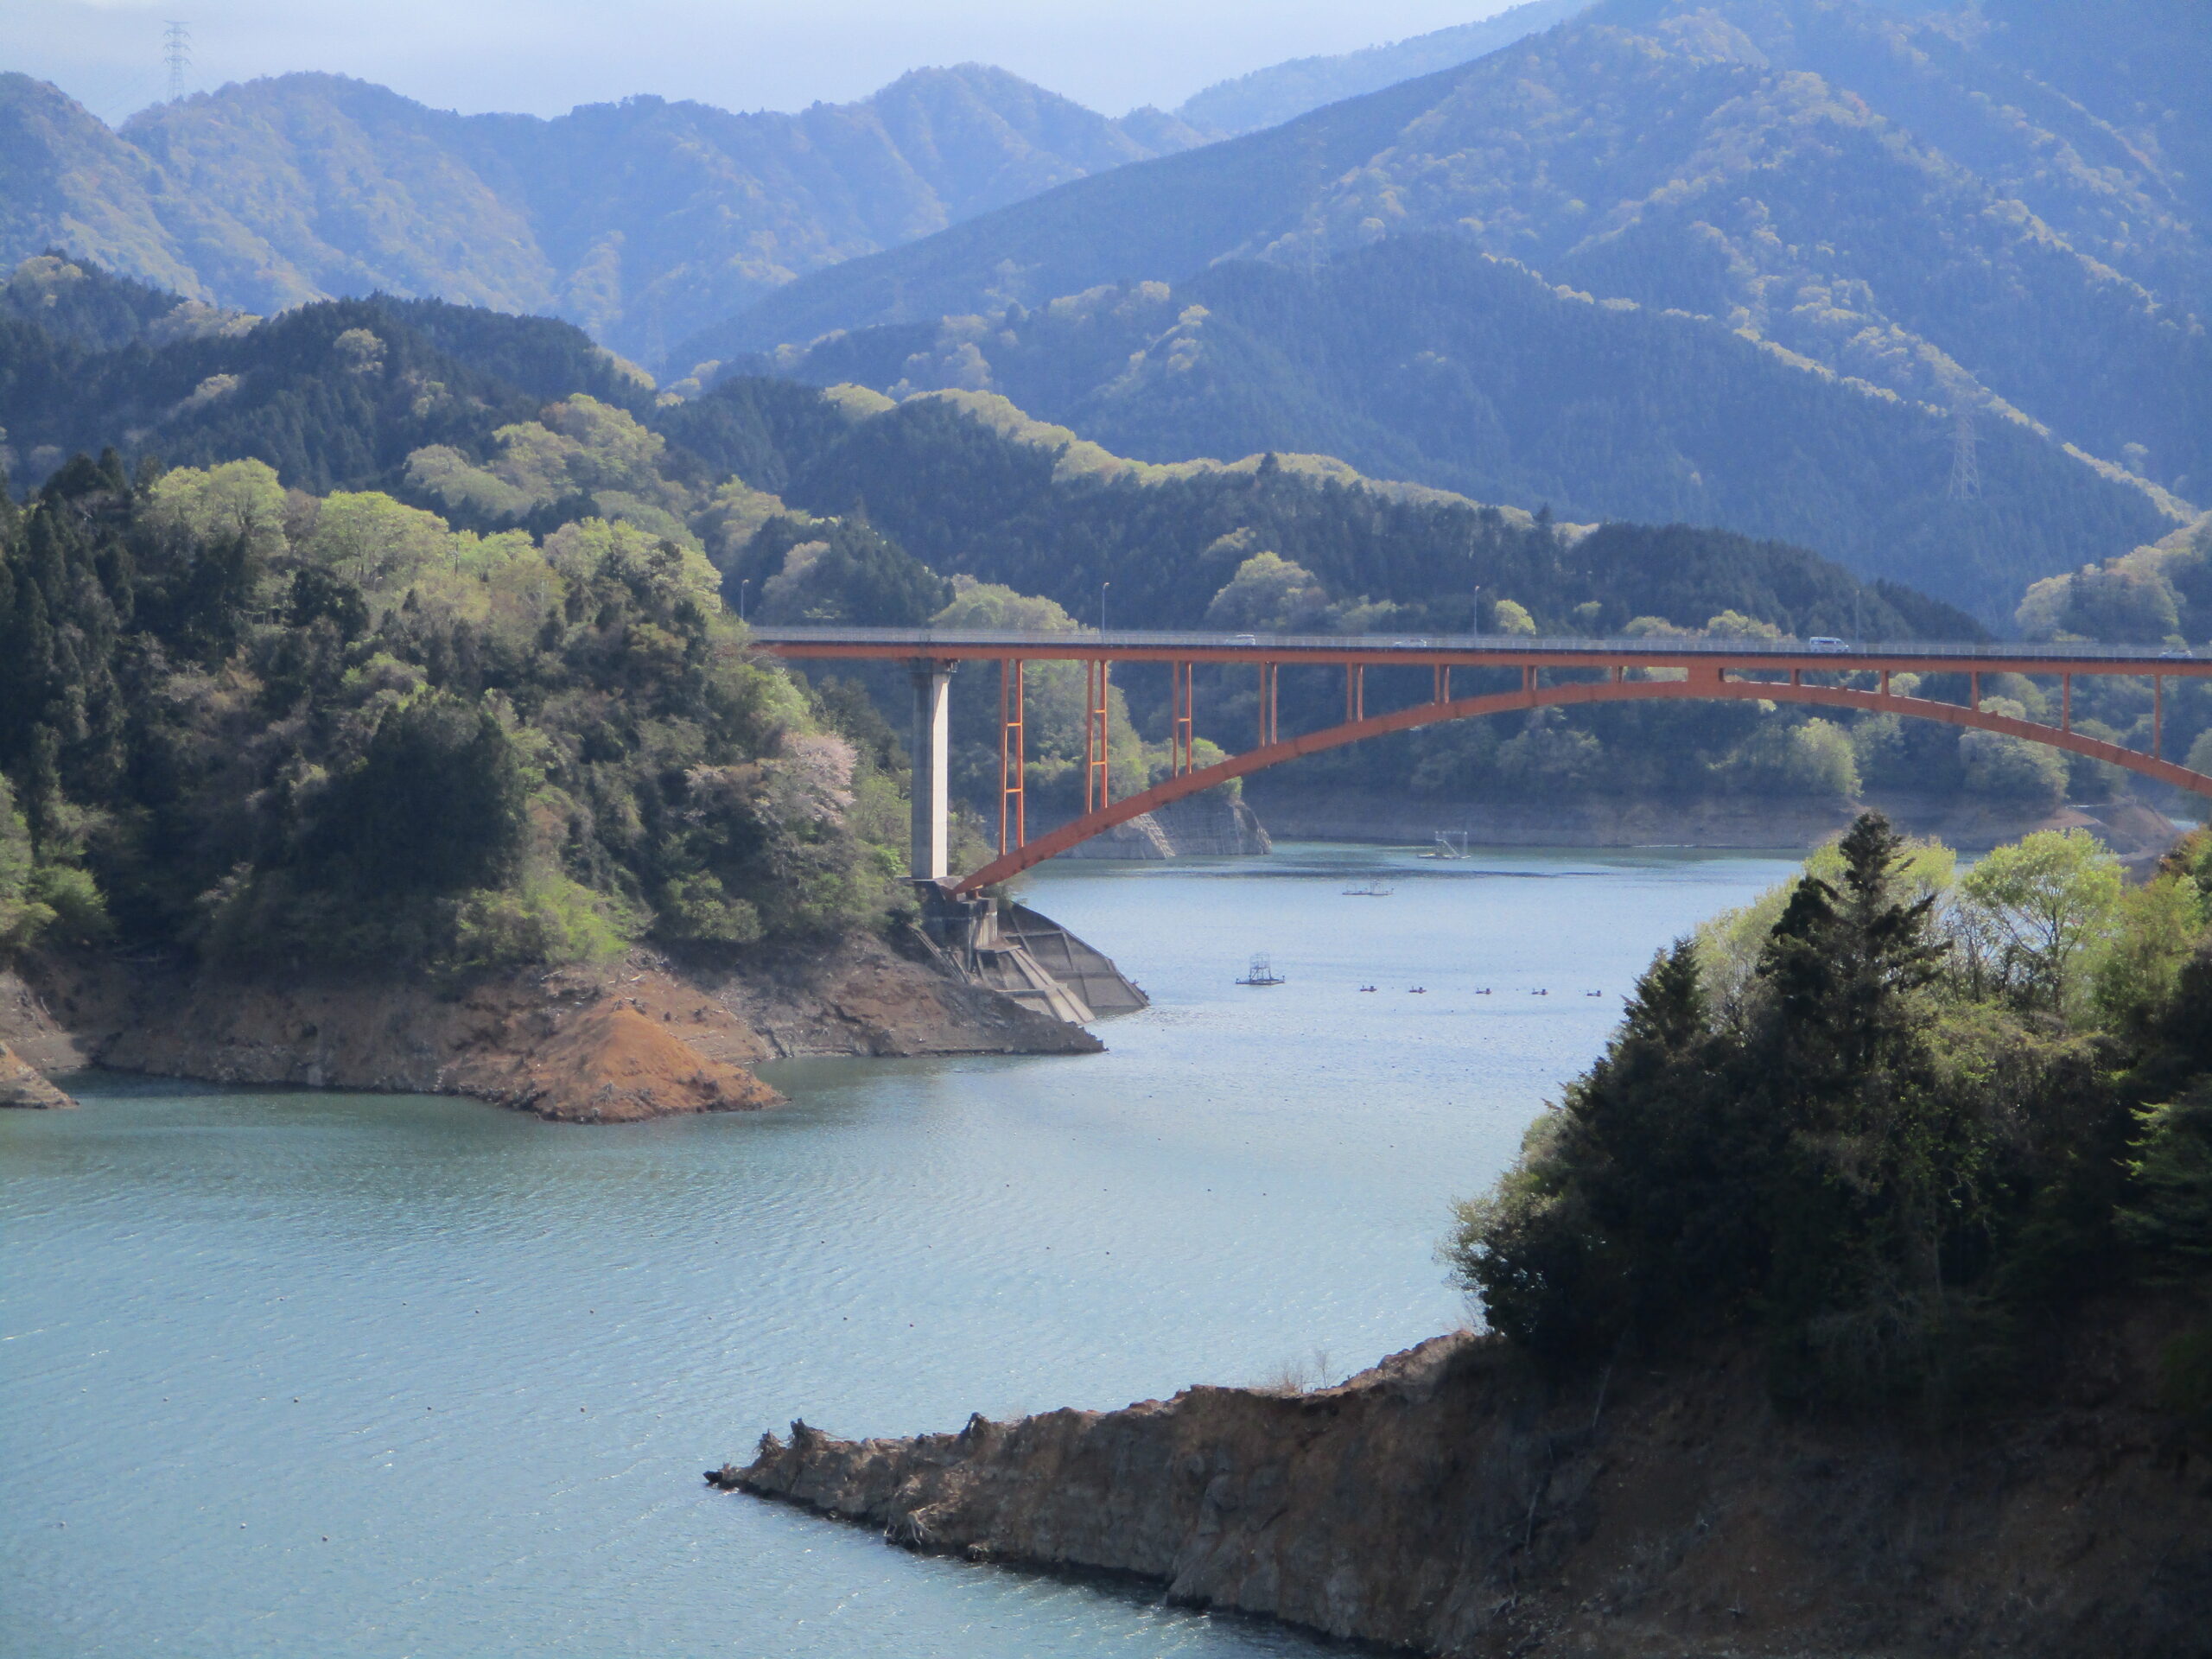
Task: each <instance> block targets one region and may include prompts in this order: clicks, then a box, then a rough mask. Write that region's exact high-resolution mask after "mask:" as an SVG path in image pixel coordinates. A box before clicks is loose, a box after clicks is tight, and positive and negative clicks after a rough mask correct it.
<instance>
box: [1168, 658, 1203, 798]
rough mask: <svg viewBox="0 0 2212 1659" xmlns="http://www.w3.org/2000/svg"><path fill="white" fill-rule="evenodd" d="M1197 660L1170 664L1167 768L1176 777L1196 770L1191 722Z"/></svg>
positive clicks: (1195, 737)
mask: <svg viewBox="0 0 2212 1659" xmlns="http://www.w3.org/2000/svg"><path fill="white" fill-rule="evenodd" d="M1167 671H1168V674H1169V676H1170V677H1171V678H1172V679H1173V683H1174V703H1175V727H1174V730H1173V732H1171V733H1170V734H1168V744H1167V751H1168V753H1167V764H1168V771H1169V772H1171V773H1172V774H1173V775H1174V776H1176V777H1181V776H1182V775H1183V774H1184V773H1185V772H1195V771H1197V770H1198V733H1197V730H1196V728H1195V727H1194V725H1193V723H1192V722H1193V721H1194V719H1195V718H1196V712H1197V703H1198V685H1197V680H1198V664H1196V663H1170V664H1168V665H1167Z"/></svg>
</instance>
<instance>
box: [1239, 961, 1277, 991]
mask: <svg viewBox="0 0 2212 1659" xmlns="http://www.w3.org/2000/svg"><path fill="white" fill-rule="evenodd" d="M1237 983H1238V984H1239V985H1280V984H1281V983H1283V976H1281V974H1279V973H1277V972H1275V965H1274V963H1272V962H1270V961H1268V959H1267V957H1253V958H1252V966H1251V968H1250V969H1249V970H1248V971H1247V972H1246V974H1245V976H1244V977H1243V978H1242V979H1240V980H1238V981H1237Z"/></svg>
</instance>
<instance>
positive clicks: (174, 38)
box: [162, 18, 192, 104]
mask: <svg viewBox="0 0 2212 1659" xmlns="http://www.w3.org/2000/svg"><path fill="white" fill-rule="evenodd" d="M162 61H164V62H165V63H167V64H168V67H169V102H170V103H172V104H174V103H175V102H176V100H177V99H180V98H182V97H183V96H184V72H185V71H186V70H188V69H189V68H190V67H192V29H191V26H190V25H189V24H187V23H181V22H177V21H176V20H175V19H174V18H172V19H170V21H169V25H168V29H165V30H164V31H163V33H162Z"/></svg>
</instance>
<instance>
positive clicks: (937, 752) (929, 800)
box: [907, 657, 954, 881]
mask: <svg viewBox="0 0 2212 1659" xmlns="http://www.w3.org/2000/svg"><path fill="white" fill-rule="evenodd" d="M953 666H954V665H953V664H950V663H943V662H938V661H936V660H934V659H932V658H927V657H918V658H915V659H914V661H913V663H912V670H913V675H914V727H913V734H912V737H911V739H910V740H909V741H908V748H907V753H908V755H909V756H910V758H911V759H912V761H913V763H914V778H913V784H912V792H913V818H912V826H913V829H912V863H911V867H910V868H911V870H912V875H913V878H914V880H917V881H942V880H944V879H945V877H946V876H948V875H950V874H952V836H951V829H950V816H951V780H950V772H949V769H948V762H949V760H950V748H951V737H952V697H951V686H952V670H953Z"/></svg>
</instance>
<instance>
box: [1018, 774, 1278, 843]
mask: <svg viewBox="0 0 2212 1659" xmlns="http://www.w3.org/2000/svg"><path fill="white" fill-rule="evenodd" d="M1033 833H1037V832H1033ZM1273 851H1274V842H1273V841H1272V840H1271V839H1270V838H1269V836H1268V832H1267V829H1266V828H1265V826H1263V825H1262V823H1261V822H1260V820H1259V818H1258V817H1257V816H1256V815H1255V813H1254V812H1253V810H1252V809H1251V808H1250V807H1249V806H1248V805H1246V804H1245V803H1244V799H1243V797H1242V796H1241V795H1235V794H1230V793H1228V792H1227V791H1225V790H1219V789H1212V790H1208V791H1205V793H1204V794H1201V795H1191V796H1186V797H1185V798H1183V799H1182V800H1179V801H1170V802H1169V803H1168V804H1166V806H1163V807H1161V808H1160V809H1159V810H1157V811H1154V812H1146V813H1141V814H1140V815H1139V816H1137V817H1134V818H1131V819H1130V820H1129V821H1128V823H1117V824H1116V825H1115V826H1114V827H1113V828H1112V829H1109V830H1107V831H1105V832H1104V833H1103V834H1102V835H1096V836H1092V837H1091V838H1090V840H1089V841H1083V842H1077V843H1076V844H1075V845H1074V846H1072V847H1071V848H1069V849H1067V850H1066V851H1065V852H1064V853H1062V854H1060V855H1059V856H1060V857H1062V858H1135V859H1160V858H1257V857H1262V856H1263V855H1266V854H1268V853H1271V852H1273Z"/></svg>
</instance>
